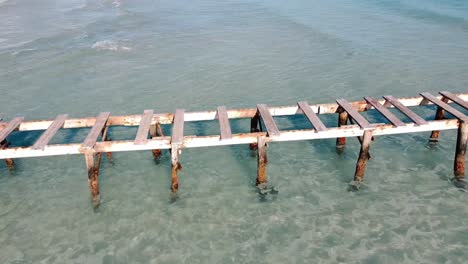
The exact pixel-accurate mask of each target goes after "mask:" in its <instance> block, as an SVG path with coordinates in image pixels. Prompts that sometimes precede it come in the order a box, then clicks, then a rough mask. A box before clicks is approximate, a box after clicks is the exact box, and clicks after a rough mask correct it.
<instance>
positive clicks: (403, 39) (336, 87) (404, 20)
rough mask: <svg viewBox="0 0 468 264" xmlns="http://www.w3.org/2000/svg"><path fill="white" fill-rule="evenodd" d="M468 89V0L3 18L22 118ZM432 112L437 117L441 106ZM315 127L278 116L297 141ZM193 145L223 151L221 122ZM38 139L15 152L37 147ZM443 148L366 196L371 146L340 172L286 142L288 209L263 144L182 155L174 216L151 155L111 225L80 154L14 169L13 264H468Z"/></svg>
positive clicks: (467, 216)
mask: <svg viewBox="0 0 468 264" xmlns="http://www.w3.org/2000/svg"><path fill="white" fill-rule="evenodd" d="M467 87H468V1H464V0H445V1H442V0H401V1H396V0H394V1H391V0H378V1H373V0H355V1H346V0H315V1H312V0H289V1H280V0H225V1H219V0H192V1H181V0H154V1H150V0H132V1H125V0H88V1H85V0H55V1H52V0H42V1H37V0H1V1H0V91H1V93H0V117H1V118H4V119H6V120H9V119H11V118H13V117H15V116H25V118H26V119H30V120H34V119H51V118H53V117H55V115H57V114H59V113H68V114H69V115H70V116H72V117H85V116H93V115H97V114H98V113H99V112H101V111H111V112H112V114H129V113H132V114H137V113H141V112H142V111H143V110H144V109H155V111H156V112H171V111H174V110H175V109H176V108H185V109H186V110H187V111H195V110H208V109H215V107H216V106H218V105H226V106H227V107H228V108H241V107H254V106H255V105H256V104H257V103H266V104H269V105H292V104H295V103H296V102H297V101H300V100H307V101H309V102H311V103H312V102H313V103H327V102H333V101H334V100H335V99H336V98H347V99H348V100H356V99H360V98H362V96H381V95H386V94H393V95H395V96H412V95H415V94H417V93H419V92H423V91H440V90H450V91H454V92H466V91H468V90H467ZM418 113H419V114H421V115H422V116H424V117H425V118H427V119H431V118H433V117H434V108H433V107H427V108H424V109H420V110H419V111H418ZM373 118H376V117H375V116H373ZM324 121H325V122H327V124H335V123H336V116H330V117H325V118H324ZM306 122H307V121H306V120H305V119H301V118H292V119H291V118H278V123H279V124H280V128H282V129H291V128H293V127H301V126H302V127H304V126H307V123H306ZM233 123H234V124H233V126H235V127H236V128H238V129H239V130H240V131H242V130H244V131H245V130H248V129H249V122H248V121H246V122H243V121H239V122H233ZM135 132H136V128H133V129H122V128H116V129H112V130H111V131H110V133H111V137H112V138H114V139H125V138H128V139H130V138H131V137H132V136H134V133H135ZM86 133H87V131H85V130H80V131H76V130H74V131H72V132H70V133H61V134H59V135H57V137H56V138H54V142H56V143H57V142H61V141H62V140H65V139H66V140H69V141H73V142H79V141H80V140H82V139H83V138H84V137H85V136H86ZM186 133H187V134H191V133H198V134H215V133H217V124H216V123H213V122H207V123H196V124H188V125H187V129H186ZM24 135H25V136H26V138H25V140H24V141H20V142H15V144H30V143H32V142H34V140H35V139H36V138H37V137H38V134H37V133H28V134H24ZM428 136H429V133H418V134H410V135H395V136H385V137H378V138H376V140H375V141H374V142H373V143H372V146H371V154H372V159H371V160H370V161H369V163H368V168H367V172H366V179H365V180H366V181H365V186H364V187H363V189H362V190H360V191H359V192H349V191H348V190H347V188H348V184H349V182H350V181H351V180H352V176H353V173H354V166H355V161H356V158H357V154H358V150H359V145H358V142H357V140H355V139H349V140H348V145H347V148H346V151H345V153H344V154H343V155H341V156H340V155H337V154H336V153H335V149H334V140H317V141H307V142H292V143H274V144H271V145H270V147H269V149H268V155H269V165H268V177H269V183H270V185H272V186H276V187H277V188H278V189H279V193H278V194H277V195H269V196H267V197H266V199H261V197H259V195H258V193H257V191H256V189H255V186H254V185H255V175H256V159H255V157H252V156H251V152H250V151H249V149H248V147H247V146H232V147H217V148H200V149H188V150H184V152H183V153H182V156H181V162H182V165H183V171H182V172H181V173H180V193H179V198H178V199H177V200H176V201H175V202H174V201H172V200H171V197H170V190H169V185H170V157H169V155H168V153H164V155H163V157H162V158H161V160H160V162H159V163H155V162H154V161H153V159H152V155H151V153H150V152H147V151H145V152H131V153H115V154H114V164H111V163H109V162H107V161H106V160H105V159H104V162H103V165H102V171H101V178H100V183H101V193H102V204H101V207H100V208H99V209H98V210H97V211H93V209H92V208H91V205H90V197H89V190H88V186H87V175H86V168H85V162H84V158H83V157H82V156H80V155H76V156H64V157H49V158H30V159H19V160H17V161H16V163H17V169H16V170H15V171H14V172H9V171H8V170H7V169H6V167H5V165H4V164H3V163H2V164H0V263H16V264H18V263H466V262H467V261H468V203H467V201H468V193H466V192H462V191H460V190H458V189H457V188H455V187H454V186H453V184H452V183H451V182H450V179H451V178H452V162H453V156H454V147H455V137H456V133H455V132H454V131H448V132H443V133H442V134H441V142H440V144H438V145H436V146H432V147H431V146H429V145H428V144H427V138H428ZM18 138H19V137H18V136H16V139H18ZM13 139H14V138H13Z"/></svg>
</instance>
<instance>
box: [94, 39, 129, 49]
mask: <svg viewBox="0 0 468 264" xmlns="http://www.w3.org/2000/svg"><path fill="white" fill-rule="evenodd" d="M91 48H93V49H96V50H110V51H129V50H132V48H130V47H127V46H124V45H121V44H119V43H118V42H116V41H113V40H101V41H97V42H96V43H94V44H93V46H92V47H91Z"/></svg>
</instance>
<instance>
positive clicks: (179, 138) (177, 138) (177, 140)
mask: <svg viewBox="0 0 468 264" xmlns="http://www.w3.org/2000/svg"><path fill="white" fill-rule="evenodd" d="M184 112H185V110H184V109H177V110H176V112H175V114H174V121H173V122H172V137H171V143H172V144H182V143H183V141H184Z"/></svg>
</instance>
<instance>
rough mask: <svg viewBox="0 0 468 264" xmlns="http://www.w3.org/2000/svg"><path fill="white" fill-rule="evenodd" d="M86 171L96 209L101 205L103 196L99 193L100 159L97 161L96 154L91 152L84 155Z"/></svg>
mask: <svg viewBox="0 0 468 264" xmlns="http://www.w3.org/2000/svg"><path fill="white" fill-rule="evenodd" d="M84 156H85V162H86V169H87V170H88V185H89V190H90V192H91V202H92V204H93V206H94V207H95V208H96V207H98V206H99V204H100V200H101V196H100V193H99V164H98V163H100V162H101V160H100V158H98V159H97V160H96V153H95V152H93V151H89V152H87V153H85V154H84Z"/></svg>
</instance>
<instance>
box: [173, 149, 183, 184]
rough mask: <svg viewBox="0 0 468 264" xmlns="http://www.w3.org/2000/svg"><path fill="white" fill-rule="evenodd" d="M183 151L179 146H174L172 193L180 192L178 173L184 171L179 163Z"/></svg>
mask: <svg viewBox="0 0 468 264" xmlns="http://www.w3.org/2000/svg"><path fill="white" fill-rule="evenodd" d="M180 153H181V149H180V148H179V146H178V145H177V144H172V149H171V191H172V192H173V193H176V192H177V191H178V190H179V176H178V175H177V173H178V172H179V171H180V170H181V169H182V166H181V165H180V162H179V155H180Z"/></svg>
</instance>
